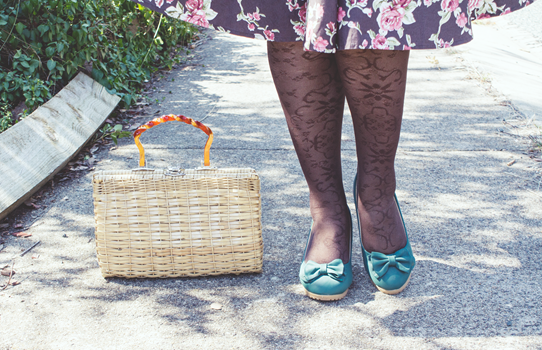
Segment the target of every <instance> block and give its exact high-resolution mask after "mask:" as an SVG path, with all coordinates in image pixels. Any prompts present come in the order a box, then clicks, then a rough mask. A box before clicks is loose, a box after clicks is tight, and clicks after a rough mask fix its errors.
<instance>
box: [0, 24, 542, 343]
mask: <svg viewBox="0 0 542 350" xmlns="http://www.w3.org/2000/svg"><path fill="white" fill-rule="evenodd" d="M475 30H476V29H475ZM209 35H210V37H209V39H208V40H206V42H205V43H204V44H203V45H201V46H199V47H197V48H196V49H195V50H194V52H193V53H195V56H194V58H193V59H192V60H191V61H190V62H189V63H188V65H187V66H184V67H182V68H179V69H177V70H175V71H173V72H171V73H170V74H166V76H165V77H164V79H162V80H161V82H160V83H159V84H158V86H157V89H156V90H155V92H153V94H152V95H151V98H152V99H158V100H162V98H165V100H164V101H163V102H162V103H160V104H155V105H153V106H152V108H151V109H149V110H150V111H151V113H150V114H151V115H147V116H143V117H140V118H134V120H133V122H132V123H133V124H137V123H143V122H145V121H147V120H148V119H150V118H151V117H152V112H153V109H154V110H156V109H158V108H159V109H160V110H161V113H164V114H165V113H182V114H185V115H187V116H190V117H192V118H194V119H200V120H202V119H204V122H205V123H206V124H208V125H209V126H210V127H211V128H212V129H213V131H214V132H215V140H216V141H215V143H214V147H213V149H212V151H211V161H212V163H213V164H214V165H216V166H219V167H236V166H240V165H242V166H250V167H253V168H255V169H257V171H258V173H259V174H260V176H261V181H262V192H261V193H262V201H263V205H262V208H263V218H262V220H263V236H264V243H265V248H264V259H265V260H264V272H263V273H262V274H254V275H241V276H221V277H209V278H192V279H186V278H183V279H165V280H143V279H138V280H126V279H117V278H113V279H108V280H105V279H103V278H102V277H101V275H100V272H99V269H98V266H97V263H96V258H95V252H94V234H93V230H94V228H93V225H94V219H93V206H92V189H91V185H90V183H91V173H88V174H86V175H83V176H81V177H79V178H76V179H73V180H67V181H64V182H61V183H60V184H59V183H58V181H57V182H55V187H54V189H53V188H51V186H50V185H48V186H47V187H45V189H44V192H43V194H42V197H41V199H40V200H39V201H38V202H37V203H38V204H39V205H42V206H43V207H42V208H40V209H36V210H34V211H24V210H21V211H19V212H17V213H15V214H13V215H12V216H11V217H10V223H11V224H13V223H14V222H16V221H17V220H22V221H23V222H24V224H25V225H26V226H30V225H31V227H30V229H29V230H28V231H27V232H28V233H31V234H32V237H30V238H27V239H22V238H13V237H11V238H6V237H4V240H6V242H5V243H4V245H5V248H4V250H3V251H2V252H1V253H0V263H1V264H2V266H4V265H5V264H8V263H10V262H11V260H10V257H11V256H13V255H14V254H16V253H17V252H20V250H21V249H24V248H27V247H29V246H30V245H31V244H32V243H33V242H36V241H38V240H41V244H40V245H39V246H38V247H36V248H35V249H34V250H32V252H31V253H29V254H27V255H25V256H24V257H22V258H18V259H16V260H15V267H14V268H15V270H16V271H17V275H16V278H17V279H18V280H19V281H21V284H19V285H17V286H10V287H8V288H7V289H5V290H3V291H0V348H1V349H67V348H72V349H131V350H133V349H390V350H391V349H394V350H395V349H538V348H540V347H541V346H542V336H540V334H541V332H542V321H541V320H542V298H541V297H542V275H541V274H540V258H539V257H540V251H541V249H542V228H541V227H542V197H541V193H542V191H540V190H539V188H538V186H539V181H540V179H541V177H540V172H539V171H540V163H537V162H535V161H534V160H532V159H530V158H529V157H530V155H531V154H530V153H529V152H528V149H529V144H528V142H527V141H526V139H525V138H522V137H520V136H513V135H512V136H511V135H510V134H508V133H506V132H507V130H508V129H507V127H511V126H510V125H508V126H506V125H503V119H506V120H511V119H513V120H523V119H521V118H522V117H521V116H519V115H518V108H519V111H521V106H520V107H518V106H515V105H513V103H512V104H510V103H509V102H507V103H504V102H503V99H502V96H503V94H504V93H502V92H499V91H496V90H495V88H491V87H488V85H487V84H488V82H487V81H485V80H484V79H480V78H479V77H478V78H476V74H475V73H476V72H478V71H474V70H473V68H472V67H471V66H470V65H469V64H467V63H465V60H466V59H467V58H465V57H464V56H465V55H464V54H463V52H468V51H469V49H474V48H475V47H476V42H474V43H473V44H470V45H468V46H464V47H463V48H461V49H459V48H458V49H457V50H450V51H439V52H434V51H415V52H413V53H412V58H411V62H410V71H409V78H408V79H409V83H408V88H407V99H406V106H405V118H404V125H403V133H402V138H401V144H400V149H399V152H398V157H397V158H398V159H397V176H398V191H397V195H398V197H399V200H400V203H401V206H402V209H403V212H404V215H405V219H406V225H407V227H408V230H409V235H410V240H411V242H412V247H413V250H414V252H415V254H416V258H417V260H418V265H417V266H416V269H415V270H414V274H413V277H412V280H411V283H410V285H409V287H408V288H407V289H406V290H405V291H404V292H403V293H401V294H400V295H398V296H388V295H384V294H382V293H380V292H377V291H376V290H375V288H374V287H373V286H372V285H371V283H370V282H369V280H368V278H367V275H366V273H365V271H364V269H363V263H362V259H361V254H360V244H359V238H358V237H359V236H358V233H357V230H356V231H355V240H354V242H355V243H354V253H353V262H354V273H355V276H354V283H353V285H352V287H351V289H350V291H349V293H348V295H347V296H346V297H345V298H344V299H343V300H341V301H339V302H333V303H322V302H316V301H313V300H310V299H308V298H307V297H305V296H304V295H303V292H302V288H301V287H300V285H299V283H298V277H297V274H298V269H299V264H300V262H301V258H302V253H303V248H304V244H305V240H306V235H307V233H308V230H309V225H310V221H311V220H310V216H309V210H308V191H307V189H306V185H305V183H304V179H303V175H302V173H301V171H300V168H299V166H298V163H297V159H296V156H295V154H294V151H293V147H292V143H291V141H290V139H289V135H288V131H287V128H286V123H285V121H284V118H283V115H282V111H281V108H280V105H279V102H278V99H277V95H276V92H275V90H274V86H273V84H272V80H271V75H270V73H269V70H268V66H267V59H266V52H265V43H264V42H259V41H254V40H249V39H243V38H239V37H235V36H229V35H224V34H215V33H210V34H209ZM460 50H461V51H460ZM462 50H465V51H462ZM518 60H522V58H520V57H518ZM521 64H522V65H528V64H533V62H530V61H521ZM538 84H540V82H538ZM539 86H540V85H538V87H539ZM533 88H534V87H533ZM170 91H171V93H170ZM488 91H489V92H488ZM507 100H509V99H507ZM511 106H515V109H514V108H512V107H511ZM538 112H540V110H539V111H538ZM529 113H530V112H529ZM166 125H167V124H166ZM503 131H504V132H503ZM342 139H343V146H342V155H343V168H344V181H345V188H346V189H347V191H348V192H347V195H348V201H349V203H350V204H351V208H352V209H353V200H352V192H351V184H352V181H353V178H354V175H355V169H356V156H355V151H354V136H353V130H352V123H351V121H350V115H349V114H348V112H346V116H345V127H344V132H343V137H342ZM142 141H143V143H144V145H146V149H147V154H148V161H149V165H150V166H153V167H166V166H168V165H172V164H181V165H183V166H184V167H187V168H189V167H196V166H199V165H200V160H201V159H202V156H203V152H202V150H201V148H200V147H202V145H203V143H204V141H205V137H204V135H203V134H202V133H200V132H199V131H198V130H196V129H193V128H191V127H188V126H187V125H185V124H181V123H170V124H169V125H167V126H162V127H157V128H154V129H152V130H149V131H148V132H146V133H145V134H144V136H142ZM96 157H97V159H98V160H99V162H98V163H97V166H96V168H97V169H130V168H134V167H136V166H137V150H136V147H135V146H134V145H133V143H132V141H131V140H127V139H122V140H121V142H120V144H119V147H117V148H115V147H113V148H111V150H109V149H102V150H100V151H99V152H98V153H97V156H96ZM513 160H515V163H514V164H511V162H512V161H513ZM508 164H511V165H508ZM352 213H354V210H352ZM354 218H355V215H354ZM354 226H356V223H354ZM37 254H39V257H38V256H37ZM32 256H34V258H36V257H37V259H32ZM2 278H3V280H2V283H0V284H4V283H5V282H6V280H7V279H6V278H4V277H2ZM212 303H219V304H221V305H222V309H221V310H215V309H212V308H211V307H210V306H211V304H212Z"/></svg>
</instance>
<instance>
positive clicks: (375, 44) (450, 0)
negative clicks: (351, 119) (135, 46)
mask: <svg viewBox="0 0 542 350" xmlns="http://www.w3.org/2000/svg"><path fill="white" fill-rule="evenodd" d="M132 1H135V2H137V3H139V4H141V5H143V6H145V7H148V8H150V9H151V10H154V11H157V12H160V13H163V14H166V15H168V16H171V17H174V18H178V19H180V20H183V21H186V22H190V23H193V24H197V25H200V26H203V27H210V28H214V29H216V30H219V31H224V32H228V33H231V34H236V35H241V36H245V37H251V38H257V39H264V40H271V41H283V42H292V41H304V48H305V49H306V50H310V51H318V52H328V53H331V52H335V51H336V50H347V49H383V50H410V49H435V48H443V47H450V46H454V45H459V44H464V43H466V42H468V41H470V40H472V27H471V21H472V20H473V19H480V18H487V17H493V16H499V15H503V14H507V13H510V12H512V11H515V10H517V9H520V8H522V7H525V6H527V5H529V3H530V2H529V1H528V0H279V1H276V0H132Z"/></svg>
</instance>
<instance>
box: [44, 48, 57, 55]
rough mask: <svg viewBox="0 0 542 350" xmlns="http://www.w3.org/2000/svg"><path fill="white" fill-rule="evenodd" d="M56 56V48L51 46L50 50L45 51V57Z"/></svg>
mask: <svg viewBox="0 0 542 350" xmlns="http://www.w3.org/2000/svg"><path fill="white" fill-rule="evenodd" d="M54 54H55V48H54V47H52V46H49V47H48V48H46V49H45V55H47V57H53V55H54Z"/></svg>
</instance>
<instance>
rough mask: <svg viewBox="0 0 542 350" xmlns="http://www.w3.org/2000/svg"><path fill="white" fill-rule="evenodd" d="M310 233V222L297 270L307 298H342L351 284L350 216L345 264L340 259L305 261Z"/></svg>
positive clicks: (323, 299) (329, 299) (330, 299)
mask: <svg viewBox="0 0 542 350" xmlns="http://www.w3.org/2000/svg"><path fill="white" fill-rule="evenodd" d="M311 233H312V224H311V231H310V232H309V237H308V238H307V245H306V247H305V252H304V253H303V263H302V264H301V268H300V270H299V279H300V280H301V284H302V285H303V287H304V288H305V292H306V294H307V296H308V297H309V298H312V299H316V300H321V301H332V300H339V299H342V298H344V296H345V295H346V293H347V292H348V288H349V287H350V285H351V284H352V218H350V259H349V261H348V262H347V263H346V264H345V263H343V261H342V260H341V259H335V260H333V261H332V262H330V263H328V264H318V263H315V262H314V261H312V260H309V261H307V262H305V256H306V254H307V247H308V246H309V240H310V238H311Z"/></svg>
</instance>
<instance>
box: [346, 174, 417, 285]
mask: <svg viewBox="0 0 542 350" xmlns="http://www.w3.org/2000/svg"><path fill="white" fill-rule="evenodd" d="M357 180H358V175H357V174H356V177H355V179H354V200H355V202H356V213H357V215H358V229H359V236H360V240H361V250H362V253H363V264H364V265H365V270H366V271H367V274H368V275H369V278H370V279H371V282H373V284H374V285H375V287H376V288H377V289H378V290H379V291H381V292H383V293H386V294H397V293H400V292H402V291H403V289H405V288H406V286H407V284H408V282H409V281H410V276H411V273H412V269H413V268H414V266H415V265H416V259H414V254H412V248H411V247H410V241H409V240H408V233H407V229H406V227H405V220H404V219H403V213H402V212H401V208H400V207H399V202H398V201H397V196H396V195H395V194H394V195H393V198H394V199H395V204H397V209H399V215H401V222H402V223H403V228H404V229H405V234H406V237H407V242H406V245H405V247H404V248H401V249H399V250H398V251H396V252H395V253H393V254H383V253H379V252H372V253H369V252H368V251H366V250H365V248H364V247H363V238H362V235H361V222H360V220H359V211H358V191H357Z"/></svg>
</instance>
